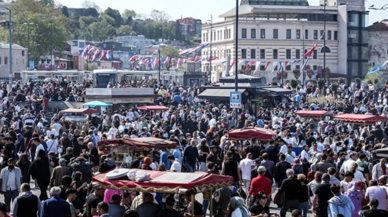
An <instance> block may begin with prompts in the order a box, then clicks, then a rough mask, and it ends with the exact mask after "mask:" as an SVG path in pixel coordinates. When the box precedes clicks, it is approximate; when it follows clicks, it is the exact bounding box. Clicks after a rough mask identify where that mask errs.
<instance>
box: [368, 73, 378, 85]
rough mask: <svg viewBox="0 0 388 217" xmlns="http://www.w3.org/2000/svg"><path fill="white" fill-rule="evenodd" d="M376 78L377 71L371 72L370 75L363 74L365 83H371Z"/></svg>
mask: <svg viewBox="0 0 388 217" xmlns="http://www.w3.org/2000/svg"><path fill="white" fill-rule="evenodd" d="M376 78H379V73H373V74H370V75H366V76H365V82H366V83H367V84H373V83H374V80H375V79H376Z"/></svg>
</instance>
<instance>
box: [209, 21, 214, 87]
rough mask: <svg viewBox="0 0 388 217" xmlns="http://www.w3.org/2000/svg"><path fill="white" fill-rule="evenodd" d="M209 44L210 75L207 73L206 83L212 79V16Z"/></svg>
mask: <svg viewBox="0 0 388 217" xmlns="http://www.w3.org/2000/svg"><path fill="white" fill-rule="evenodd" d="M208 21H210V44H209V47H210V63H209V68H210V70H209V71H210V73H209V78H208V81H210V83H211V79H212V53H213V52H212V42H213V15H211V16H210V20H208Z"/></svg>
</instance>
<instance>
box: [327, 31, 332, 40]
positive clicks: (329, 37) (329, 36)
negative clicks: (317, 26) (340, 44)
mask: <svg viewBox="0 0 388 217" xmlns="http://www.w3.org/2000/svg"><path fill="white" fill-rule="evenodd" d="M327 40H331V31H330V30H329V31H327Z"/></svg>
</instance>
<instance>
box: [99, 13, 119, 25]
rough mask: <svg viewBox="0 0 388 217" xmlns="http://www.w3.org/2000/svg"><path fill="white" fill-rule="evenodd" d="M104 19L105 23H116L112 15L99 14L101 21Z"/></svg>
mask: <svg viewBox="0 0 388 217" xmlns="http://www.w3.org/2000/svg"><path fill="white" fill-rule="evenodd" d="M104 20H105V21H106V22H107V23H109V24H110V25H111V26H115V25H116V21H115V19H113V17H111V16H109V15H108V14H103V15H102V16H101V21H104Z"/></svg>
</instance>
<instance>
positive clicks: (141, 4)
mask: <svg viewBox="0 0 388 217" xmlns="http://www.w3.org/2000/svg"><path fill="white" fill-rule="evenodd" d="M55 1H56V2H57V3H60V4H62V5H64V6H67V7H70V8H78V7H81V6H82V2H83V0H55ZM89 1H94V2H95V3H96V4H97V5H98V6H99V7H100V8H101V9H102V10H105V9H106V8H107V7H111V8H113V9H118V10H119V11H120V12H123V11H124V10H125V9H131V10H135V11H136V12H137V13H142V14H150V12H151V11H152V10H154V9H156V10H161V11H165V12H167V13H168V14H169V15H170V16H171V19H172V20H176V19H179V18H181V16H182V17H193V18H196V19H201V20H202V23H206V22H207V20H210V17H211V16H212V15H213V22H217V21H221V20H222V19H221V18H219V17H218V16H219V15H220V14H222V13H224V12H226V11H228V10H230V9H233V8H234V6H235V5H236V1H235V0H190V1H189V0H89ZM383 2H385V1H381V0H366V3H365V6H366V7H367V8H368V7H369V6H371V5H373V4H374V5H375V7H377V8H378V7H382V6H383V4H384V3H383ZM309 3H310V5H319V0H309ZM383 19H388V10H386V11H376V10H371V11H370V13H369V24H370V25H371V24H373V23H374V22H376V21H381V20H383Z"/></svg>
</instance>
